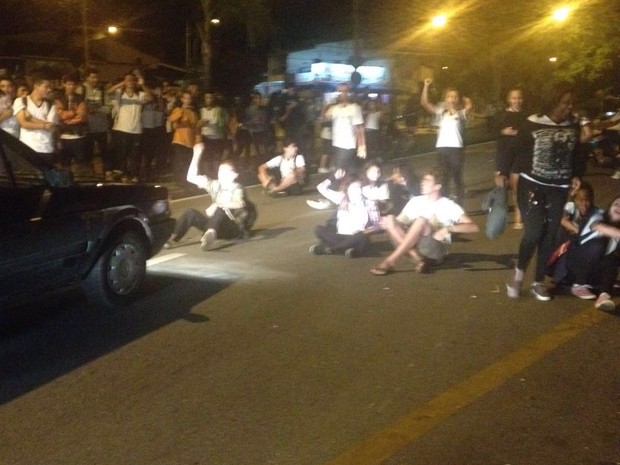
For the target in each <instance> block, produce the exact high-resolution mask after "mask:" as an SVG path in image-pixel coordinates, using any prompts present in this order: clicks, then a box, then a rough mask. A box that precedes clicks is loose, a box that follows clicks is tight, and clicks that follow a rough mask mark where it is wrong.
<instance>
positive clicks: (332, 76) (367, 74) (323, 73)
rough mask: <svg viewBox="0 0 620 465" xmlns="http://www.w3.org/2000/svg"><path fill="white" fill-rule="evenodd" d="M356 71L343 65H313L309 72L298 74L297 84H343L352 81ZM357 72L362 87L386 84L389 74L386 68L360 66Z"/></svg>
mask: <svg viewBox="0 0 620 465" xmlns="http://www.w3.org/2000/svg"><path fill="white" fill-rule="evenodd" d="M353 71H355V68H354V67H353V65H347V64H343V63H325V62H321V63H313V64H312V66H311V67H310V70H309V71H305V72H301V73H296V74H295V82H296V83H297V84H310V83H313V82H327V83H333V84H337V83H342V82H349V81H350V80H351V74H352V73H353ZM357 72H358V73H360V75H361V76H362V81H361V83H360V85H362V86H368V85H377V84H385V83H386V81H387V72H386V68H385V67H384V66H359V67H358V68H357Z"/></svg>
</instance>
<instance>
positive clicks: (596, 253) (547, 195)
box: [0, 69, 620, 310]
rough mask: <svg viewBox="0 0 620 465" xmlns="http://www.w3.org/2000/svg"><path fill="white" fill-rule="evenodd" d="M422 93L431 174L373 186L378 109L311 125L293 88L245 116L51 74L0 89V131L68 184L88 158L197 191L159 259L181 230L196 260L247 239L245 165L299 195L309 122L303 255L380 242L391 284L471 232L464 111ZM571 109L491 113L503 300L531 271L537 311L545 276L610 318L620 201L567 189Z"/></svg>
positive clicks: (339, 109) (574, 182)
mask: <svg viewBox="0 0 620 465" xmlns="http://www.w3.org/2000/svg"><path fill="white" fill-rule="evenodd" d="M432 84H433V81H432V79H426V80H425V81H424V85H423V88H422V92H421V97H420V106H421V108H423V109H425V110H426V111H427V112H428V113H429V114H430V115H431V116H432V118H433V120H434V122H435V125H436V126H437V140H436V149H437V153H438V160H437V162H438V163H437V164H438V168H433V169H429V170H425V171H424V172H422V173H420V177H419V179H418V178H417V177H416V176H415V175H414V174H413V173H412V172H411V170H410V169H409V167H408V166H407V165H406V164H402V165H398V166H396V167H394V168H393V171H392V173H391V175H390V176H389V179H387V180H383V179H382V172H381V165H380V164H379V163H378V162H377V161H376V155H377V152H376V150H377V133H376V132H375V131H379V130H380V129H379V128H380V121H381V110H380V108H379V107H378V105H377V102H371V104H369V105H361V104H359V103H357V102H356V101H355V98H353V97H352V96H351V94H350V92H349V87H348V85H346V84H341V85H339V86H338V87H337V89H336V90H337V94H336V97H335V99H334V101H333V102H328V103H327V104H325V105H322V106H321V108H320V109H316V111H315V112H314V114H313V116H312V117H311V118H309V117H308V116H307V115H308V109H307V108H304V107H305V106H306V103H305V102H303V101H302V99H300V98H299V96H298V95H296V93H295V91H293V90H288V91H287V92H286V93H285V94H284V95H281V96H280V98H278V99H273V100H272V101H270V103H269V104H268V105H263V104H262V98H261V95H260V94H259V93H258V92H255V93H252V94H251V97H252V98H251V101H250V103H249V105H247V106H245V107H242V106H241V105H233V106H232V107H230V106H225V105H223V104H222V101H221V97H220V96H219V95H218V94H217V93H216V92H213V91H210V90H209V91H206V92H204V93H202V94H200V93H199V91H198V88H197V86H195V85H190V86H188V87H187V88H185V89H182V90H180V91H178V92H175V91H174V90H173V89H172V87H171V85H170V83H168V82H162V83H158V82H155V81H149V80H146V79H145V78H144V76H143V75H142V74H141V73H140V72H139V71H138V70H134V71H133V72H130V73H127V74H126V75H125V76H124V77H123V79H122V80H119V81H118V82H117V83H114V84H112V85H110V86H107V87H105V88H104V87H102V86H101V85H100V83H99V78H98V73H97V70H95V69H89V70H88V71H87V73H86V77H85V79H84V80H83V81H82V80H80V78H79V76H78V75H75V74H68V75H66V76H64V77H63V79H62V81H61V86H60V87H59V88H56V89H55V88H54V86H53V85H52V81H51V80H49V79H48V78H46V77H45V76H33V77H32V80H31V88H30V89H29V91H27V92H26V95H21V96H17V94H16V86H15V85H14V83H13V82H12V81H11V79H10V78H8V77H7V76H2V77H0V92H1V93H0V128H2V129H3V130H5V131H7V132H9V133H11V134H13V135H14V136H15V137H19V138H20V140H22V141H23V142H24V143H26V144H27V145H29V146H30V147H31V148H32V149H33V150H34V151H36V152H38V153H39V154H41V155H42V156H43V157H44V158H46V159H48V160H49V161H50V162H52V163H56V164H58V165H61V166H63V167H66V168H68V169H71V170H73V172H74V174H75V175H77V176H79V175H93V174H95V175H97V173H96V171H97V170H96V168H95V167H94V166H93V160H94V158H95V157H94V154H95V151H96V153H97V154H98V155H99V158H100V160H101V167H100V173H99V175H100V176H101V177H102V178H103V179H105V180H121V181H123V182H139V181H141V180H147V181H148V180H155V179H157V177H158V176H161V175H162V174H163V173H164V172H166V171H167V170H171V172H172V174H173V176H174V179H175V181H176V182H177V183H178V184H186V185H188V186H193V187H194V188H198V189H203V190H205V191H206V192H207V193H208V194H209V195H210V196H211V204H210V205H209V206H208V208H206V210H205V212H204V213H202V212H200V211H197V210H194V209H191V210H188V211H186V212H184V213H183V214H182V215H181V216H180V218H179V219H178V221H177V225H176V228H175V231H174V233H173V234H172V236H171V237H170V239H169V241H168V243H167V245H166V246H167V247H174V246H175V245H177V244H178V242H179V241H180V240H181V239H182V238H183V236H184V235H185V234H186V233H187V231H188V230H189V229H190V228H191V227H195V228H198V229H199V230H201V231H202V233H203V236H202V239H201V248H202V249H203V250H210V249H211V248H212V247H213V246H214V244H215V243H216V241H217V240H218V239H221V238H225V239H231V238H238V237H248V235H249V231H250V228H251V227H252V224H253V223H254V221H255V220H256V217H257V212H256V207H255V206H254V204H253V203H252V202H251V201H250V200H249V199H248V198H247V196H246V194H245V189H244V187H243V186H242V185H241V184H240V183H239V181H238V177H239V164H240V163H242V162H243V161H248V160H251V161H253V165H252V166H253V169H254V170H255V172H256V176H257V177H258V180H259V181H260V183H261V185H262V187H263V191H264V192H265V193H266V194H268V195H270V196H274V197H280V196H285V195H296V194H301V193H303V192H305V190H304V188H305V186H306V182H307V176H308V172H307V160H306V157H305V156H304V153H305V152H306V150H307V149H308V148H309V146H310V144H311V142H310V141H309V140H310V139H313V137H311V136H310V137H309V133H311V132H312V131H310V130H309V126H310V125H314V123H315V122H316V121H320V123H321V140H322V141H323V142H324V145H323V146H322V147H321V150H320V152H321V157H320V162H319V163H320V164H319V172H320V173H324V174H327V177H326V179H324V180H323V181H322V182H320V183H319V184H318V186H317V190H318V192H319V193H320V194H321V195H322V197H323V200H322V201H321V202H315V203H312V202H308V203H309V204H310V205H311V206H314V207H316V208H333V209H334V212H333V215H331V216H330V218H329V220H328V221H327V222H326V223H325V224H322V225H318V226H317V227H316V228H315V230H314V233H315V235H316V237H317V239H318V242H317V244H315V245H314V246H312V247H311V248H310V253H312V254H314V255H329V254H343V255H345V256H347V257H350V258H353V257H358V256H362V255H364V254H365V252H366V250H367V248H368V247H369V246H370V244H371V242H372V241H370V240H369V238H370V236H371V235H374V234H380V233H385V234H386V235H387V237H388V238H389V240H390V241H391V243H392V244H393V247H394V250H393V251H392V252H391V253H390V254H389V255H388V256H387V257H385V258H383V259H382V260H381V261H380V262H379V263H378V264H377V265H376V266H374V267H373V268H371V269H370V272H371V273H372V274H373V275H377V276H385V275H388V274H390V273H392V272H393V270H394V269H395V267H396V265H397V262H398V260H399V259H400V258H401V257H403V256H406V257H408V258H409V259H410V260H411V261H412V262H413V264H414V268H415V270H416V271H419V272H425V271H427V270H428V269H429V266H432V265H433V264H440V263H441V262H442V261H443V260H444V258H445V257H446V255H447V254H448V252H449V247H450V244H451V240H452V235H453V234H473V233H477V232H478V231H479V226H478V225H477V224H476V223H475V222H474V221H473V220H472V219H471V217H470V216H469V215H468V214H467V213H466V211H465V209H464V201H465V184H464V179H463V173H464V161H465V157H464V130H465V127H466V123H467V120H468V118H470V115H471V113H472V109H473V102H472V101H471V99H469V98H467V97H465V96H462V95H461V94H460V93H459V91H458V90H457V89H455V88H448V89H446V90H445V91H444V94H443V100H442V101H439V102H432V101H431V99H430V96H429V88H430V86H431V85H432ZM574 99H575V94H574V92H573V90H572V89H571V88H570V87H568V86H565V85H558V86H556V87H555V88H554V89H553V90H552V91H550V92H549V93H548V94H547V95H546V96H545V97H544V98H542V99H541V105H540V107H539V109H538V112H535V113H532V114H528V113H527V112H526V111H525V110H524V96H523V91H522V90H521V89H518V88H514V89H511V90H510V91H509V92H508V94H507V98H506V107H505V109H504V110H503V111H501V112H499V113H498V115H496V119H495V121H496V124H495V126H494V127H495V131H496V135H497V139H498V144H497V154H496V158H495V161H496V171H495V177H494V180H495V183H496V185H497V186H499V187H505V188H507V189H508V191H509V192H511V193H512V203H513V204H514V221H513V222H512V224H513V227H514V228H515V229H522V230H523V233H522V237H521V240H520V243H519V247H518V251H517V252H518V253H517V256H518V258H517V261H516V265H515V268H514V270H513V271H512V273H511V276H510V279H509V280H508V281H507V283H506V289H507V295H508V297H510V298H518V297H519V296H520V295H521V289H522V287H523V281H524V278H525V275H526V271H527V269H528V267H529V265H530V263H531V262H532V260H533V259H534V258H535V261H536V263H535V270H534V282H533V283H532V285H531V286H530V288H529V291H530V293H531V294H532V295H533V296H534V297H535V298H536V299H538V300H540V301H549V300H551V298H552V292H553V291H552V288H551V287H550V286H549V280H548V277H549V276H553V277H554V278H555V285H556V288H557V287H558V286H559V287H566V288H567V289H569V290H570V292H571V293H572V294H573V295H575V296H576V297H579V298H582V299H595V300H596V303H595V305H596V307H597V308H600V309H603V310H614V309H615V303H614V301H613V300H612V295H613V286H614V284H615V282H616V278H617V274H618V265H619V264H620V263H619V261H620V249H619V248H618V242H619V241H620V196H618V197H616V198H614V199H613V201H612V202H611V203H610V205H609V206H608V207H607V208H606V209H604V210H602V209H599V208H597V207H595V206H594V192H593V189H592V187H591V186H590V185H588V184H587V183H585V182H582V180H581V179H582V176H583V175H584V173H585V164H584V160H585V159H586V158H587V156H586V155H584V150H585V148H586V147H588V144H589V143H590V141H591V140H592V139H593V137H594V136H595V135H596V131H597V127H595V126H594V125H593V124H592V121H591V120H590V119H588V118H585V117H583V115H581V116H578V115H577V114H576V109H575V101H574ZM302 110H303V111H302ZM603 129H607V128H603ZM278 132H281V134H278ZM278 141H279V147H278V144H277V142H278ZM367 144H368V146H367ZM276 152H281V154H278V155H276ZM306 153H307V152H306ZM451 183H452V184H454V188H453V189H450V187H451V186H450V184H451ZM450 193H451V195H450ZM507 214H508V211H507V210H506V215H507ZM595 291H596V292H595Z"/></svg>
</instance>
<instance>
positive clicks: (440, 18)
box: [431, 14, 447, 27]
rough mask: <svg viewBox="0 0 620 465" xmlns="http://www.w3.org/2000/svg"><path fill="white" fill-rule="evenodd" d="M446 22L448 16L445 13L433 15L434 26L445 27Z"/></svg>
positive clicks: (432, 22)
mask: <svg viewBox="0 0 620 465" xmlns="http://www.w3.org/2000/svg"><path fill="white" fill-rule="evenodd" d="M446 22H447V18H446V15H444V14H440V15H437V16H433V19H431V24H432V25H433V27H444V26H445V25H446Z"/></svg>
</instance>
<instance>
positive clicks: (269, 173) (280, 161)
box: [258, 140, 306, 195]
mask: <svg viewBox="0 0 620 465" xmlns="http://www.w3.org/2000/svg"><path fill="white" fill-rule="evenodd" d="M275 170H278V171H276V172H275V173H274V171H275ZM258 179H259V180H260V183H261V185H262V186H263V189H264V190H265V192H266V193H268V194H269V195H298V194H301V192H302V190H303V186H304V185H305V179H306V160H305V159H304V156H303V155H301V154H298V153H297V144H296V143H295V142H294V141H292V140H289V141H286V142H285V143H284V151H283V153H282V155H278V156H276V157H273V158H272V159H271V160H269V161H267V162H266V163H263V164H262V165H260V166H259V167H258Z"/></svg>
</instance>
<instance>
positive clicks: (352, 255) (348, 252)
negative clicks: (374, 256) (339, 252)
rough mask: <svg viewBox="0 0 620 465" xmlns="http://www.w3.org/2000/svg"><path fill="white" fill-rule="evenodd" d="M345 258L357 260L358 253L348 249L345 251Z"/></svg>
mask: <svg viewBox="0 0 620 465" xmlns="http://www.w3.org/2000/svg"><path fill="white" fill-rule="evenodd" d="M344 256H345V257H347V258H355V257H357V252H356V251H355V249H347V250H345V251H344Z"/></svg>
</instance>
